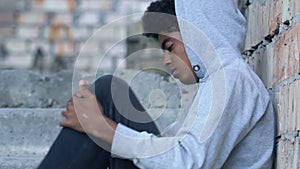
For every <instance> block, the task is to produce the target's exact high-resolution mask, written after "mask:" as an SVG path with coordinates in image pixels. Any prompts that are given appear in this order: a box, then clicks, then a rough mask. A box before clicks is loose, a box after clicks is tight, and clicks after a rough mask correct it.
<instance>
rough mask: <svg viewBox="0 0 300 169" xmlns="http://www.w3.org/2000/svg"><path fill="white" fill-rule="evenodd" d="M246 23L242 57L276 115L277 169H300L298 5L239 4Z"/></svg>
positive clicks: (267, 0)
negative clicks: (264, 90)
mask: <svg viewBox="0 0 300 169" xmlns="http://www.w3.org/2000/svg"><path fill="white" fill-rule="evenodd" d="M238 3H239V7H240V8H241V9H243V11H244V13H245V15H246V17H247V19H248V34H247V38H246V45H245V51H244V57H245V59H246V61H247V62H248V63H249V65H250V66H251V67H252V68H253V70H254V71H255V72H256V73H257V74H258V75H259V77H260V78H261V79H262V80H263V82H264V84H265V86H266V88H267V89H268V90H269V92H270V94H271V97H272V100H273V104H274V107H275V109H276V113H277V115H278V121H277V125H278V132H277V140H276V146H277V153H276V154H277V157H276V168H278V169H285V168H286V169H294V168H300V163H299V162H300V161H299V160H300V158H299V157H300V150H299V139H300V138H299V137H300V134H299V131H300V1H299V0H240V1H239V2H238Z"/></svg>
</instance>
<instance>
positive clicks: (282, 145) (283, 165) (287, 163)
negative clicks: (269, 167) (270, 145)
mask: <svg viewBox="0 0 300 169" xmlns="http://www.w3.org/2000/svg"><path fill="white" fill-rule="evenodd" d="M298 149H299V137H297V138H295V143H291V142H290V141H289V140H285V141H279V143H278V145H277V159H276V168H278V169H294V168H297V166H298V158H297V157H298V155H297V154H298V153H299V152H298V151H296V150H298Z"/></svg>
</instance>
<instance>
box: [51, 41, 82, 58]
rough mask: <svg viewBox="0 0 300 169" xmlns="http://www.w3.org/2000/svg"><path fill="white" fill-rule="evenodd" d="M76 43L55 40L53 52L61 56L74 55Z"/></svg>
mask: <svg viewBox="0 0 300 169" xmlns="http://www.w3.org/2000/svg"><path fill="white" fill-rule="evenodd" d="M76 47H77V45H76V44H75V43H72V42H67V41H65V42H62V41H61V42H60V41H57V42H55V44H54V54H55V55H62V56H74V55H75V53H76V50H77V48H76Z"/></svg>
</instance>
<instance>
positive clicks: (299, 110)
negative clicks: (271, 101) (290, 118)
mask: <svg viewBox="0 0 300 169" xmlns="http://www.w3.org/2000/svg"><path fill="white" fill-rule="evenodd" d="M295 83H296V84H295V91H294V92H295V95H294V97H295V98H294V102H295V103H294V110H295V112H296V116H297V120H296V121H297V130H299V131H300V80H297V81H296V82H295Z"/></svg>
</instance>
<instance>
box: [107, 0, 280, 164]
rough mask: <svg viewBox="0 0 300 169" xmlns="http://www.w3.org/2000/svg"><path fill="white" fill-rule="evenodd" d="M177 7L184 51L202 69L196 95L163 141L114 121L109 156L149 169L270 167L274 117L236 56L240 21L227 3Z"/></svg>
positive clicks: (206, 0)
mask: <svg viewBox="0 0 300 169" xmlns="http://www.w3.org/2000/svg"><path fill="white" fill-rule="evenodd" d="M175 6H176V14H177V18H178V21H179V27H180V31H181V34H182V38H183V41H184V44H185V48H186V52H187V54H188V57H189V59H190V61H191V64H192V66H193V67H197V68H199V69H195V73H196V74H197V76H198V77H200V83H199V90H198V92H197V94H196V97H195V98H194V101H193V103H192V105H191V107H190V108H189V110H187V111H186V113H182V114H184V116H182V117H183V118H180V119H178V121H177V122H175V123H174V124H172V125H171V126H170V127H169V128H168V129H167V130H166V131H165V132H163V134H162V136H160V137H158V136H155V135H153V134H150V133H147V132H136V131H134V130H132V129H129V128H127V127H125V126H123V125H121V124H118V127H117V129H116V134H115V136H114V140H113V145H112V154H114V155H115V156H118V157H121V158H126V159H131V160H133V162H134V163H135V165H137V166H138V167H140V168H151V169H152V168H158V169H164V168H172V169H174V168H178V169H185V168H193V169H194V168H195V169H197V168H206V169H217V168H236V169H243V168H247V169H248V168H253V169H262V168H271V167H272V162H273V153H274V152H273V151H274V138H275V132H276V131H275V129H276V126H275V115H274V111H273V107H272V103H271V101H270V98H269V95H268V92H267V91H266V89H265V87H264V85H263V84H262V82H261V81H260V79H259V78H258V77H257V76H256V74H255V73H254V72H253V71H252V70H251V69H250V68H249V67H248V65H247V64H246V63H245V62H244V61H243V59H242V58H241V54H240V53H241V49H242V48H243V43H244V38H245V32H246V21H245V19H244V17H243V16H242V15H241V13H240V12H239V10H238V9H236V6H235V5H234V3H233V2H232V0H213V1H212V0H176V1H175ZM124 145H126V146H124Z"/></svg>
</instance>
